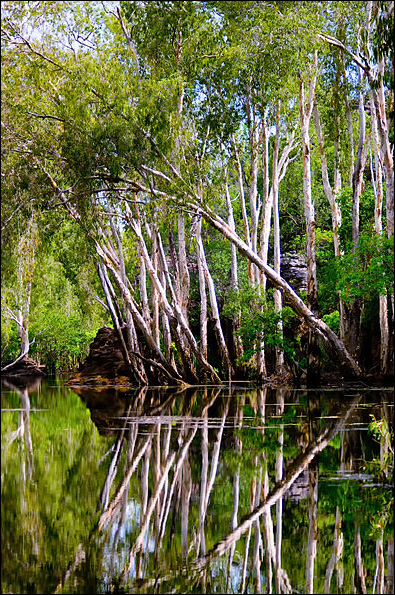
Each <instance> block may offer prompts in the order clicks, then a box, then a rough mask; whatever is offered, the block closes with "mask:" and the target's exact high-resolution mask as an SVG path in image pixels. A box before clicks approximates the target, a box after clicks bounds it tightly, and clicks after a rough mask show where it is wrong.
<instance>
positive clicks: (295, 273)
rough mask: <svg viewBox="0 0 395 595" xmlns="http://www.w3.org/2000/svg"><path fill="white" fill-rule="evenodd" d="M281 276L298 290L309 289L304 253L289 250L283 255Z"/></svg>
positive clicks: (298, 291)
mask: <svg viewBox="0 0 395 595" xmlns="http://www.w3.org/2000/svg"><path fill="white" fill-rule="evenodd" d="M280 266H281V276H282V277H283V279H285V280H286V281H287V283H289V284H290V285H291V287H292V288H293V289H294V290H295V291H296V292H297V293H300V292H301V291H307V264H306V258H305V256H304V255H303V254H298V253H297V252H288V253H287V254H285V255H283V256H281V263H280Z"/></svg>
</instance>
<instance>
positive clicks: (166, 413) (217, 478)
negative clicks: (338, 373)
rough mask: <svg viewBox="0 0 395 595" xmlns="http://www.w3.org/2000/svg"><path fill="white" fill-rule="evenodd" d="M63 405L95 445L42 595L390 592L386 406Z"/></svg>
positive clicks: (342, 398)
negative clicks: (62, 551) (75, 524)
mask: <svg viewBox="0 0 395 595" xmlns="http://www.w3.org/2000/svg"><path fill="white" fill-rule="evenodd" d="M4 388H5V389H7V390H12V391H15V392H16V393H18V394H19V395H20V398H21V403H22V408H21V412H22V411H23V412H24V415H25V416H26V414H27V415H28V409H29V408H28V407H27V405H26V403H27V401H26V399H27V400H28V399H29V392H28V389H27V388H25V389H21V388H20V387H15V386H10V385H6V384H5V385H4ZM75 392H76V393H78V395H79V398H80V399H81V402H83V403H84V404H85V405H86V406H87V408H88V410H89V413H90V417H91V420H92V422H93V423H94V424H95V427H96V428H97V430H98V432H99V433H100V435H101V436H103V439H105V443H104V442H103V444H102V447H101V450H100V449H98V452H97V459H96V471H95V469H94V468H93V467H92V469H91V472H90V475H89V476H85V477H83V478H82V477H81V480H82V481H92V478H93V477H97V478H99V479H100V483H99V482H97V490H96V499H95V500H94V501H93V502H92V503H91V508H92V514H91V515H90V517H88V518H87V519H86V522H87V523H88V525H89V523H90V526H88V527H87V529H86V532H85V537H84V539H82V540H81V541H80V542H79V543H78V544H76V546H75V549H74V554H73V555H72V556H70V557H69V558H68V560H67V563H66V561H64V563H63V571H60V572H59V570H58V569H57V570H55V569H53V571H52V572H53V574H54V577H53V581H52V584H53V585H54V588H52V589H51V592H57V593H77V592H78V593H80V592H81V593H88V592H90V593H96V592H97V593H99V592H132V593H169V592H174V593H196V592H202V593H214V592H220V593H245V592H248V593H264V592H265V593H294V592H305V593H330V592H333V590H336V592H351V590H353V591H354V592H357V593H363V592H375V593H384V592H387V593H391V592H393V527H391V526H390V525H391V523H392V516H393V512H392V510H393V497H392V483H393V444H392V443H391V438H390V435H391V429H392V428H393V405H392V399H393V393H389V392H386V391H382V392H381V393H380V392H378V391H376V392H369V393H368V392H366V393H363V392H362V391H355V390H350V391H349V394H348V395H346V394H344V393H343V394H336V393H317V392H314V391H292V390H288V389H278V390H276V391H275V390H271V389H268V388H266V387H264V388H260V389H253V390H252V389H246V388H245V387H244V388H242V387H238V386H237V385H232V386H229V387H214V388H210V387H197V388H188V389H184V390H178V391H174V392H172V391H170V390H169V389H168V390H154V389H149V388H144V389H142V390H139V391H132V392H131V391H129V392H128V393H120V392H119V391H118V392H116V391H115V390H113V391H110V390H108V389H103V390H101V391H94V390H91V389H87V388H79V389H78V390H76V391H75ZM372 416H374V417H372ZM372 420H375V421H376V422H377V423H376V425H375V429H376V441H373V440H372V436H371V435H370V434H368V433H367V428H368V424H369V423H370V422H372ZM27 421H29V420H28V418H26V417H24V418H23V430H21V429H20V427H22V425H21V426H18V429H17V430H14V432H18V434H11V437H13V440H15V439H16V438H18V439H22V435H23V436H24V440H25V445H26V452H30V451H29V450H28V447H27V444H28V441H27V438H26V427H27V426H26V422H27ZM92 422H91V423H92ZM385 428H387V430H385ZM29 436H30V434H29ZM90 440H92V437H91V438H90ZM11 443H12V442H10V441H9V439H8V442H6V447H5V448H8V449H9V448H10V446H11ZM29 444H30V447H31V453H33V444H32V438H31V436H30V442H29ZM30 447H29V448H30ZM39 447H40V446H39V445H34V448H37V449H39ZM87 447H89V443H88V442H85V443H84V444H83V445H82V443H81V448H80V452H81V456H84V453H85V452H86V450H84V449H86V448H87ZM99 455H100V456H99ZM99 471H100V472H99ZM88 473H89V472H88ZM30 474H31V477H34V469H33V463H32V461H31V466H30ZM95 474H96V475H95ZM356 477H357V478H358V481H355V480H354V478H356ZM368 482H370V485H371V486H373V485H375V486H376V487H370V488H365V487H364V486H365V485H368ZM372 482H373V483H372ZM90 519H91V520H90ZM60 568H61V567H60ZM348 590H349V591H348ZM34 592H43V591H39V590H35V591H34ZM48 592H49V591H48Z"/></svg>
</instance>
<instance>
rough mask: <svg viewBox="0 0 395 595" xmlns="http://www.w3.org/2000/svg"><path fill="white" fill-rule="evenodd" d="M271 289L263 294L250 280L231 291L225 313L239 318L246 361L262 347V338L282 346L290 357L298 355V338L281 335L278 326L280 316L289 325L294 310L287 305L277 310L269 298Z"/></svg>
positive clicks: (285, 325)
mask: <svg viewBox="0 0 395 595" xmlns="http://www.w3.org/2000/svg"><path fill="white" fill-rule="evenodd" d="M272 293H273V292H272V291H271V290H270V291H268V292H267V293H266V295H262V294H261V293H260V291H259V288H254V287H251V286H249V285H248V284H247V286H246V287H244V288H243V289H240V290H238V291H232V292H230V293H229V294H228V297H227V300H226V302H225V304H224V308H223V311H222V314H223V315H224V316H228V317H229V318H234V319H238V320H239V321H240V326H239V328H238V330H237V334H238V336H240V337H241V338H242V341H243V348H244V353H243V362H250V360H251V359H252V357H253V356H254V354H255V353H257V352H258V351H259V348H260V347H259V340H260V339H263V340H264V342H265V345H266V347H269V348H278V349H282V350H283V351H284V353H285V354H286V355H287V356H288V357H290V358H291V359H294V358H295V355H296V342H295V340H293V339H291V338H288V337H284V336H282V333H281V331H280V328H279V322H280V320H281V321H282V323H283V328H284V329H286V328H287V327H288V326H289V324H290V322H291V321H292V319H293V318H294V317H295V314H294V312H293V311H292V310H291V308H288V307H284V308H283V309H282V313H281V314H279V313H278V312H276V311H275V309H274V303H273V300H272V299H270V298H272ZM284 334H285V333H284Z"/></svg>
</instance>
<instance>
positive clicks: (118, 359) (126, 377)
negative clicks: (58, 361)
mask: <svg viewBox="0 0 395 595" xmlns="http://www.w3.org/2000/svg"><path fill="white" fill-rule="evenodd" d="M67 384H75V385H82V384H89V385H96V386H104V385H107V386H119V385H126V386H128V385H131V384H132V383H131V378H130V373H129V369H128V366H127V365H126V364H125V361H124V358H123V355H122V351H121V347H120V344H119V339H118V336H117V334H116V331H114V329H112V328H109V327H108V326H104V327H102V328H101V329H100V330H99V331H98V333H97V335H96V337H95V339H94V341H93V343H92V344H91V346H90V350H89V355H88V357H87V358H86V360H85V361H84V362H82V363H81V364H80V366H79V368H78V371H77V373H76V374H75V375H74V376H72V377H71V378H69V380H68V382H67Z"/></svg>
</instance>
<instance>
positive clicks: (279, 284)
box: [188, 202, 362, 376]
mask: <svg viewBox="0 0 395 595" xmlns="http://www.w3.org/2000/svg"><path fill="white" fill-rule="evenodd" d="M188 206H189V207H190V208H191V209H194V210H195V211H196V212H197V213H201V214H202V216H203V217H204V218H205V219H206V221H208V222H209V223H210V224H211V225H212V226H213V227H214V228H215V229H217V230H218V231H219V232H220V233H222V235H223V236H224V237H226V238H227V239H228V240H229V241H231V242H232V243H234V245H235V246H236V247H237V249H238V250H239V252H240V253H241V254H243V255H244V256H245V257H246V258H248V259H249V260H251V261H252V262H254V264H256V266H257V267H258V268H259V269H260V270H261V271H262V272H263V273H264V274H265V275H266V277H267V278H268V279H269V280H270V282H271V283H272V284H273V285H274V287H276V288H277V289H279V290H280V291H281V293H282V294H283V297H284V298H285V299H286V300H287V301H288V303H289V305H290V307H291V308H292V309H293V310H294V312H295V313H296V314H298V315H299V316H301V317H302V318H303V319H304V320H305V321H306V324H307V325H308V327H309V328H310V329H311V330H312V331H313V332H314V333H316V334H317V335H318V337H319V338H320V339H321V340H322V341H323V343H324V346H325V349H326V350H327V352H328V354H329V355H330V357H333V358H334V361H337V362H338V363H339V366H340V367H342V368H344V371H345V373H346V374H347V375H350V376H361V375H362V371H361V368H360V367H359V365H358V363H357V362H356V361H355V360H354V358H353V357H352V356H351V355H350V354H349V353H348V351H347V349H346V347H345V346H344V344H343V342H342V341H341V340H340V339H339V337H338V336H337V335H336V334H335V333H334V332H333V331H332V330H331V329H330V328H329V327H328V325H327V324H326V323H325V322H324V321H323V320H320V319H319V318H318V317H317V316H316V315H315V314H314V312H312V311H311V310H310V309H309V308H308V306H306V304H305V303H304V302H303V300H302V299H301V298H300V297H299V296H298V295H297V294H296V293H295V291H294V290H293V289H292V287H291V286H290V285H289V284H288V283H287V282H286V281H285V280H284V279H283V278H282V277H281V276H280V275H277V273H276V272H275V271H274V270H273V269H272V268H271V267H269V266H268V265H266V264H265V263H264V262H263V260H262V259H261V258H260V257H259V256H258V255H257V254H256V253H255V252H253V251H252V250H251V248H250V247H249V246H247V244H246V243H245V242H244V241H243V240H242V239H241V238H240V237H239V236H238V235H237V234H236V233H235V232H234V231H232V230H231V229H230V228H229V226H228V225H227V224H226V223H225V221H223V219H221V218H220V217H219V216H218V215H217V214H215V213H214V212H213V211H211V209H210V208H209V207H207V206H205V207H204V209H203V208H202V207H201V205H200V204H199V205H197V204H194V203H191V202H190V203H189V205H188Z"/></svg>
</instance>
